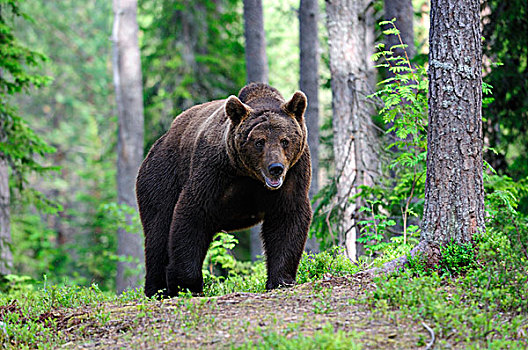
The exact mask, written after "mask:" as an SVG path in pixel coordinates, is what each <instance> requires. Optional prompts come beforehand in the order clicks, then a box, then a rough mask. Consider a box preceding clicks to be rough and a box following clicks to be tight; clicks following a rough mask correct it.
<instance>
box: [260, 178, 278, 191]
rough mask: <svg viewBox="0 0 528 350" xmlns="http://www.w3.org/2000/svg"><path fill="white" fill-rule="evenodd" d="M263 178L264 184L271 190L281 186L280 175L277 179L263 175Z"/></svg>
mask: <svg viewBox="0 0 528 350" xmlns="http://www.w3.org/2000/svg"><path fill="white" fill-rule="evenodd" d="M264 179H265V180H266V186H268V187H269V188H271V189H272V190H276V189H278V188H279V187H281V186H282V176H281V177H279V178H278V179H270V178H269V177H267V176H264Z"/></svg>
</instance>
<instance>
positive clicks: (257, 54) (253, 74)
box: [244, 0, 268, 261]
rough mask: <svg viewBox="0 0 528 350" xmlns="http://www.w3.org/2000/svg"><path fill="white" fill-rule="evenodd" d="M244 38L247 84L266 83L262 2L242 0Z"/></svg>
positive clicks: (256, 247) (253, 234) (255, 235)
mask: <svg viewBox="0 0 528 350" xmlns="http://www.w3.org/2000/svg"><path fill="white" fill-rule="evenodd" d="M244 37H245V40H246V73H247V83H248V84H249V83H252V82H258V83H267V82H268V58H267V56H266V33H265V32H264V14H263V11H262V0H244ZM261 230H262V225H261V224H259V225H256V226H253V227H252V228H251V229H250V252H251V260H252V261H255V260H256V259H257V256H259V255H262V242H261V239H260V231H261Z"/></svg>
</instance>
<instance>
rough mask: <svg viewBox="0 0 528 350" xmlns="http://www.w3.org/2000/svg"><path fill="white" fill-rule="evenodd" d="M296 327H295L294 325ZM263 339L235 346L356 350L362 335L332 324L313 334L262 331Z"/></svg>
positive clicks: (244, 348)
mask: <svg viewBox="0 0 528 350" xmlns="http://www.w3.org/2000/svg"><path fill="white" fill-rule="evenodd" d="M293 329H294V327H293ZM261 337H262V339H259V340H258V341H251V342H248V343H246V344H244V345H242V346H234V347H232V349H237V350H249V349H256V350H268V349H276V350H298V349H303V350H356V349H361V346H360V345H359V344H358V343H359V341H360V339H359V338H360V335H359V334H355V333H350V332H349V333H347V332H344V331H342V330H335V329H334V327H332V326H331V325H325V326H324V327H323V328H322V329H321V330H319V331H316V332H314V333H313V334H312V335H311V336H306V335H303V334H300V335H299V334H298V333H297V332H295V331H292V328H290V330H288V331H285V332H265V331H261Z"/></svg>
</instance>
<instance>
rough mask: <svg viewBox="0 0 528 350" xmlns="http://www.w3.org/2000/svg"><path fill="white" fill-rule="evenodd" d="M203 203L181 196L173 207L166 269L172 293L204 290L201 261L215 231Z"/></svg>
mask: <svg viewBox="0 0 528 350" xmlns="http://www.w3.org/2000/svg"><path fill="white" fill-rule="evenodd" d="M200 204H202V203H201V202H200V201H197V200H194V201H191V200H188V197H187V198H186V196H182V197H180V200H179V201H178V204H177V205H176V207H175V208H174V214H173V219H172V224H171V228H170V234H169V246H168V255H169V264H168V266H167V269H166V274H167V288H168V295H169V296H170V297H174V296H177V295H178V293H179V292H182V291H185V290H186V289H189V290H190V291H191V292H192V293H195V294H200V293H202V292H203V276H202V265H203V261H204V259H205V255H206V254H207V249H208V248H209V244H210V243H211V240H212V237H213V232H212V231H211V230H209V229H208V228H207V227H206V221H207V220H206V218H205V215H204V214H205V213H204V211H203V208H201V207H200Z"/></svg>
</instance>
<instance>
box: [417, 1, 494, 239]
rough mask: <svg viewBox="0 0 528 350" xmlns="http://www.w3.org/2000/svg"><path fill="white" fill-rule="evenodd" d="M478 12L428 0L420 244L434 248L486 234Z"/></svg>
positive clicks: (468, 4)
mask: <svg viewBox="0 0 528 350" xmlns="http://www.w3.org/2000/svg"><path fill="white" fill-rule="evenodd" d="M479 13H480V8H479V2H478V1H474V0H433V1H431V30H430V34H429V42H430V53H429V94H430V98H429V129H428V135H427V140H428V142H427V175H426V180H425V208H424V217H423V226H422V240H424V241H427V242H433V243H436V244H446V243H449V242H452V241H453V242H456V243H459V244H460V243H468V242H471V240H472V237H473V235H474V234H475V233H477V232H479V231H482V230H484V187H483V180H482V142H483V141H482V73H481V72H482V48H481V31H480V21H479Z"/></svg>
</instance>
